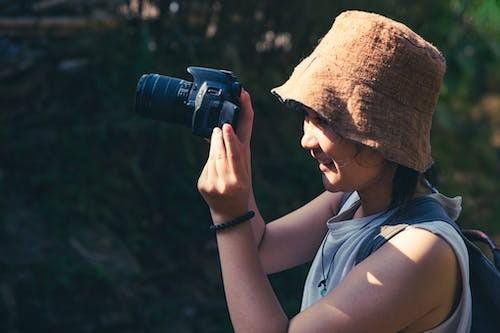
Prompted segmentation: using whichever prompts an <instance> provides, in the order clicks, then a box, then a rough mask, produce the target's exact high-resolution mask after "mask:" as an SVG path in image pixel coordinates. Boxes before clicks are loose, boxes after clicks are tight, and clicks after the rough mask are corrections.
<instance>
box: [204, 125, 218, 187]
mask: <svg viewBox="0 0 500 333" xmlns="http://www.w3.org/2000/svg"><path fill="white" fill-rule="evenodd" d="M218 129H219V128H218V127H215V128H214V129H213V131H212V136H211V138H210V151H209V152H208V161H207V167H208V172H207V176H208V179H209V180H212V181H213V180H215V179H216V178H217V170H216V168H215V159H216V154H217V152H216V146H217V145H216V144H215V141H216V140H217V134H216V130H218Z"/></svg>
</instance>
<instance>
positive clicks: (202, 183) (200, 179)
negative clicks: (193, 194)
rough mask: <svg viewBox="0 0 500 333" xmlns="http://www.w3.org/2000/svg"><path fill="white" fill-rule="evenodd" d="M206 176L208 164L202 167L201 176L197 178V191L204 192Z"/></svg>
mask: <svg viewBox="0 0 500 333" xmlns="http://www.w3.org/2000/svg"><path fill="white" fill-rule="evenodd" d="M207 174H208V163H205V165H204V166H203V170H201V174H200V176H199V177H198V183H197V187H198V190H199V191H202V190H204V186H205V182H206V180H207Z"/></svg>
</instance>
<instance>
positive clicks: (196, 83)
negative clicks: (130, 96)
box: [135, 67, 241, 138]
mask: <svg viewBox="0 0 500 333" xmlns="http://www.w3.org/2000/svg"><path fill="white" fill-rule="evenodd" d="M187 71H188V73H189V74H191V75H192V76H193V82H189V81H185V80H182V79H178V78H175V77H170V76H163V75H159V74H144V75H142V76H141V78H140V79H139V82H138V83H137V88H136V92H135V110H136V112H138V113H139V114H141V115H142V116H144V117H148V118H152V119H157V120H163V121H166V122H169V123H176V124H180V125H184V126H186V127H189V128H191V130H192V131H193V133H194V134H196V135H198V136H201V137H204V138H209V137H210V136H211V134H212V130H213V129H214V128H215V127H221V128H222V125H223V124H224V123H230V124H231V125H232V126H233V127H234V128H236V125H237V121H238V114H239V111H240V105H239V101H238V98H239V96H240V92H241V84H240V83H239V82H238V80H237V79H236V77H235V76H234V75H233V73H232V72H230V71H227V70H219V69H212V68H204V67H188V68H187Z"/></svg>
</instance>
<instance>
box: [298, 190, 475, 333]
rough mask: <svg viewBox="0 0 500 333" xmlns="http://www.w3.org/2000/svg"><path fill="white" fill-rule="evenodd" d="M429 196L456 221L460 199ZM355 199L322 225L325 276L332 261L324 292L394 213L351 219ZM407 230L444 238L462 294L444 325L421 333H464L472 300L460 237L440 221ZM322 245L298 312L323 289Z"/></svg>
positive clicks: (347, 270) (343, 275) (313, 263)
mask: <svg viewBox="0 0 500 333" xmlns="http://www.w3.org/2000/svg"><path fill="white" fill-rule="evenodd" d="M429 196H431V197H433V198H434V199H436V200H438V201H439V202H440V203H441V205H443V207H444V208H445V210H446V212H447V213H448V215H449V216H450V217H451V218H452V219H453V220H456V219H457V218H458V216H459V214H460V211H461V202H462V198H461V197H455V198H448V197H446V196H444V195H442V194H440V193H433V194H429ZM357 200H359V196H358V194H357V193H356V192H354V193H353V194H352V195H351V196H350V197H349V199H348V200H347V201H346V202H345V203H344V205H343V206H342V207H341V209H340V210H339V213H338V214H337V215H335V216H333V217H332V218H330V219H329V220H328V221H327V222H326V224H327V226H328V233H327V235H326V236H325V238H324V239H323V242H324V249H323V254H324V255H323V267H324V270H325V275H326V270H328V268H329V267H330V264H331V263H332V258H333V265H332V266H331V267H332V268H331V270H330V275H329V277H328V281H327V284H326V288H327V291H330V290H332V289H334V288H335V287H336V286H337V285H338V284H339V283H340V281H342V279H344V277H345V276H346V275H347V274H348V273H349V271H350V270H351V269H352V268H353V267H354V262H355V259H356V254H357V252H358V250H359V247H360V245H361V243H362V242H363V240H364V239H365V238H366V237H368V236H369V235H370V234H371V232H372V231H373V230H374V228H376V227H377V226H379V225H380V224H382V223H383V222H384V221H385V220H386V218H387V217H389V216H390V215H391V214H393V213H394V210H391V211H388V212H386V213H383V214H374V215H370V216H365V217H362V218H354V219H353V218H352V215H353V213H354V211H353V209H349V208H351V205H352V204H353V203H354V202H356V201H357ZM408 228H422V229H426V230H428V231H430V232H433V233H435V234H438V235H439V236H441V237H442V238H443V239H445V240H446V241H447V242H448V243H449V244H450V245H451V247H452V248H453V250H454V252H455V255H456V257H457V259H458V262H459V266H460V271H461V274H462V284H463V285H462V295H461V297H460V302H459V304H458V306H457V308H456V309H455V311H454V312H453V313H452V315H451V316H450V317H449V318H447V319H446V320H445V321H444V322H442V323H441V324H440V325H438V326H436V327H434V328H433V329H431V330H428V331H425V333H452V332H453V333H468V332H469V331H470V325H471V319H472V297H471V292H470V286H469V257H468V254H467V248H466V246H465V244H464V242H463V240H462V238H461V237H460V235H459V234H458V233H457V232H456V231H455V229H453V227H452V226H450V225H449V224H447V223H446V222H442V221H434V222H426V223H420V224H418V225H414V226H408ZM323 242H322V244H321V246H320V248H319V249H318V252H317V253H316V256H315V258H314V260H313V262H312V265H311V267H310V269H309V273H308V275H307V279H306V282H305V285H304V292H303V296H302V306H301V311H303V310H304V309H306V308H307V307H309V306H310V305H312V304H313V303H315V302H316V301H318V300H319V299H320V298H321V297H322V296H321V289H323V288H322V287H318V283H319V282H320V281H321V280H322V279H323V270H322V268H321V259H322V256H321V250H322V247H323Z"/></svg>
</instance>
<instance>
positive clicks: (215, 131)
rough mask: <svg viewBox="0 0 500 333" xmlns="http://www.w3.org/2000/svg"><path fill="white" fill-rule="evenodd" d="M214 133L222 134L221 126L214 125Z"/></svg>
mask: <svg viewBox="0 0 500 333" xmlns="http://www.w3.org/2000/svg"><path fill="white" fill-rule="evenodd" d="M213 133H214V134H216V135H218V134H220V128H218V127H214V131H213Z"/></svg>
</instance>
